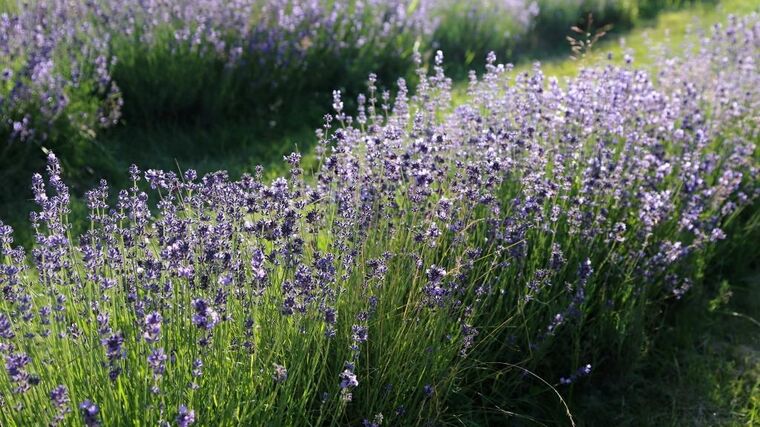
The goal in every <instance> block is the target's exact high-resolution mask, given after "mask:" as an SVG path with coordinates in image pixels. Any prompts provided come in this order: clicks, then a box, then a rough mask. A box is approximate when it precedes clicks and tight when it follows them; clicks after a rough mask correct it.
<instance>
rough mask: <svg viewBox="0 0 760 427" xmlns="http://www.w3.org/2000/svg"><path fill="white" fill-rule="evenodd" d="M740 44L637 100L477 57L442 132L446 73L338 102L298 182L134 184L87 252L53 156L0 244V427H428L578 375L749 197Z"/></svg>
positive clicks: (139, 176) (752, 137)
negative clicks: (459, 404)
mask: <svg viewBox="0 0 760 427" xmlns="http://www.w3.org/2000/svg"><path fill="white" fill-rule="evenodd" d="M757 22H758V20H757V16H756V15H752V16H748V17H745V18H741V19H739V18H732V19H731V20H730V21H729V22H728V23H727V24H726V25H725V26H716V27H715V28H713V29H712V30H711V32H710V33H709V34H706V35H705V38H704V40H703V42H702V43H701V44H700V46H699V49H698V50H697V51H694V52H691V53H690V54H688V55H685V56H684V57H682V58H675V59H674V58H669V59H663V60H662V62H661V63H660V66H661V68H660V72H659V73H658V74H657V75H650V74H649V73H648V72H645V71H642V70H637V69H636V68H634V67H633V65H632V64H630V63H629V64H627V65H624V66H621V67H616V66H613V65H609V66H606V67H604V68H595V69H586V70H584V71H583V72H582V73H581V74H580V75H579V76H578V77H577V78H575V79H570V80H568V81H566V82H565V84H564V85H560V83H559V82H558V81H556V79H546V78H545V77H544V76H543V74H542V73H541V70H540V67H538V66H536V68H535V69H534V70H533V72H532V73H524V74H519V75H516V76H512V75H511V73H510V68H511V67H510V66H509V65H501V64H497V63H496V58H495V56H494V55H489V56H488V58H487V64H488V65H487V69H486V73H485V75H484V76H483V77H482V78H481V79H478V78H477V77H476V76H475V75H474V74H473V76H472V79H471V83H470V87H469V94H470V97H469V100H468V101H467V102H466V103H464V104H462V105H457V106H454V105H452V99H451V98H452V96H451V81H450V79H448V78H447V77H446V76H445V74H444V71H443V55H442V54H441V53H440V52H439V53H438V54H437V55H436V57H435V63H434V64H435V65H434V67H433V70H432V73H431V74H428V73H427V72H426V70H425V69H424V68H422V67H421V66H420V68H419V70H418V79H419V84H418V86H417V89H416V92H415V94H414V95H411V94H410V93H409V91H408V88H407V85H406V82H405V81H404V80H399V81H398V92H397V94H396V96H395V98H393V99H391V96H390V95H389V94H387V93H379V92H380V91H379V90H378V88H377V85H378V83H377V79H376V76H374V75H373V76H370V79H369V82H368V91H367V94H366V95H363V96H361V97H359V98H358V99H357V106H358V107H357V112H356V114H355V115H350V114H349V113H348V112H347V111H346V109H345V104H344V100H343V98H342V97H341V93H340V92H338V91H336V92H334V94H333V97H334V100H333V109H334V112H333V113H332V114H330V115H327V116H326V117H325V124H324V127H323V128H321V129H319V130H318V131H317V136H318V139H319V145H318V147H317V151H316V154H317V156H318V166H317V167H316V168H315V169H313V170H304V168H303V166H302V164H301V156H300V155H299V154H292V155H290V156H288V157H286V158H285V161H286V162H287V163H288V164H289V173H288V174H287V175H286V176H282V177H278V178H276V179H274V180H271V181H265V180H264V179H263V170H262V169H261V168H259V169H257V170H256V171H255V173H253V174H250V175H245V176H243V177H242V178H241V179H239V180H232V179H230V177H229V176H228V175H227V173H226V172H224V171H219V172H215V173H211V174H207V175H205V176H203V177H201V178H199V177H198V176H197V173H196V172H195V171H192V170H188V171H185V172H182V173H176V172H167V171H159V170H146V171H141V170H139V168H138V167H137V166H133V167H131V168H130V170H129V174H130V177H131V179H132V182H133V185H132V186H131V187H130V188H127V189H124V190H120V191H119V192H118V193H117V194H115V195H109V187H108V185H107V183H106V182H102V183H101V184H100V185H99V186H98V187H96V188H95V189H93V190H91V191H90V192H88V193H87V194H86V199H87V203H88V207H89V209H90V216H89V219H90V228H89V230H88V231H86V232H84V233H82V234H81V235H74V234H73V233H72V232H71V229H70V224H69V223H68V220H67V214H68V213H69V202H70V192H69V189H68V187H67V186H66V184H65V183H64V181H63V179H62V176H61V174H62V170H61V166H60V163H59V161H58V159H57V158H56V157H55V155H52V154H51V155H50V156H49V157H48V166H47V171H46V177H43V176H42V175H40V174H37V175H35V176H34V177H33V179H32V182H33V183H32V188H33V191H34V198H35V202H36V203H37V204H38V205H39V210H38V211H36V212H34V213H32V214H31V216H30V222H31V225H32V227H33V228H34V230H35V234H36V244H35V246H34V247H33V248H32V250H31V251H30V253H28V254H27V253H25V251H24V250H23V249H21V248H14V247H13V238H12V233H13V231H12V230H11V229H10V227H8V226H2V225H0V248H1V249H2V252H0V254H1V258H0V260H1V261H2V264H0V265H1V266H2V268H0V287H1V288H2V290H3V298H2V301H0V307H1V309H0V354H2V357H3V360H4V363H5V371H6V374H5V375H3V376H0V393H2V394H1V396H2V399H1V400H0V402H2V405H0V417H2V420H3V425H27V424H29V423H51V424H60V423H67V424H74V425H100V424H102V425H111V424H126V423H134V422H137V420H139V421H140V422H141V423H146V424H156V423H158V424H161V425H163V424H167V423H168V424H174V423H176V424H177V425H180V426H188V425H191V424H193V423H198V424H201V425H207V424H222V425H227V424H230V425H231V424H244V425H248V424H262V425H302V424H314V425H334V424H350V425H356V424H363V425H380V424H381V423H383V422H387V423H388V424H390V425H407V424H422V423H426V422H429V421H436V420H446V419H447V417H449V416H453V415H455V414H452V413H451V412H450V411H451V409H450V408H451V405H452V404H453V403H454V401H455V399H476V398H477V396H478V393H481V394H482V392H484V391H486V392H492V393H496V392H498V393H502V394H503V395H508V396H509V395H510V394H514V393H517V392H518V391H520V390H523V389H524V388H525V387H526V384H527V383H528V382H529V381H531V380H532V378H533V377H532V376H529V375H526V374H525V373H531V374H532V375H533V376H535V377H540V378H542V379H543V381H545V383H544V385H547V384H548V385H549V386H552V385H553V386H554V387H557V388H559V390H560V391H562V390H563V389H562V388H563V387H569V386H570V384H572V383H575V382H580V381H583V380H584V378H586V377H587V376H589V375H591V376H593V375H594V371H595V369H596V366H597V365H598V363H604V362H605V358H609V357H610V356H609V355H610V354H617V355H621V354H625V352H626V351H627V350H628V349H630V344H631V340H634V341H635V339H636V338H637V337H638V336H640V334H641V333H642V331H644V329H645V328H644V325H645V324H646V322H647V321H649V320H651V318H652V316H653V315H656V307H657V306H658V305H659V304H662V303H663V301H668V300H675V299H678V298H680V297H681V296H682V295H683V294H684V293H685V292H687V291H688V289H689V287H691V286H695V285H699V281H700V272H701V269H702V268H703V266H704V265H705V263H707V262H709V260H710V257H711V256H714V254H713V252H712V249H713V247H714V245H713V243H714V242H715V241H717V240H720V239H723V238H725V237H726V232H725V231H724V230H725V229H728V228H727V227H729V226H730V224H731V222H732V221H734V220H735V218H736V217H737V215H738V213H739V212H740V211H742V210H743V209H746V208H747V206H750V205H751V204H752V203H754V202H755V201H756V200H757V196H758V194H760V187H759V186H758V179H757V177H758V153H757V149H756V146H755V145H754V141H757V138H758V133H757V118H756V117H757V114H758V111H759V109H758V108H759V107H760V105H759V104H758V102H759V101H760V92H759V89H758V87H760V85H758V79H759V78H760V77H759V76H758V73H757V67H756V63H755V61H756V58H757V57H758V51H759V50H760V25H758V23H757ZM416 60H417V63H418V64H421V60H420V59H419V56H417V58H416ZM629 62H630V61H629ZM152 199H155V203H152V202H151V200H152ZM515 367H516V368H515ZM518 368H519V369H518ZM544 378H545V379H544ZM468 392H471V393H470V394H468Z"/></svg>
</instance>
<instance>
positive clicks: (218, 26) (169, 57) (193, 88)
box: [0, 0, 637, 151]
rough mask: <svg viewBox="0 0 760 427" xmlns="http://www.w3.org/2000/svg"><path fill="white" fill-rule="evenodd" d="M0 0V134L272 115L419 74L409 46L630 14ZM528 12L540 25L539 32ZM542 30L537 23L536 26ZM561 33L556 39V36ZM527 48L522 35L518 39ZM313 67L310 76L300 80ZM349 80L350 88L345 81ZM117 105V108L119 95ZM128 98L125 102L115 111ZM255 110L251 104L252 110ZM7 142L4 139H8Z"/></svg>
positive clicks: (468, 46) (628, 10)
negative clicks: (368, 82) (362, 85)
mask: <svg viewBox="0 0 760 427" xmlns="http://www.w3.org/2000/svg"><path fill="white" fill-rule="evenodd" d="M13 4H14V2H12V1H3V2H2V3H0V11H3V10H4V13H3V14H2V18H1V19H0V29H2V36H0V52H2V53H3V55H1V56H0V72H2V76H0V79H1V80H0V83H1V84H0V122H1V123H0V132H1V133H0V138H2V139H9V140H10V141H32V140H33V141H37V142H39V141H47V140H49V138H50V137H51V136H56V135H59V136H60V138H58V140H72V139H77V138H79V139H82V138H84V139H92V138H93V136H94V135H95V132H97V131H98V130H99V129H101V128H104V127H109V126H112V125H113V124H115V123H117V122H118V121H119V119H120V117H121V114H122V109H123V110H124V114H125V115H126V117H127V119H128V120H131V121H132V122H133V123H132V124H137V123H138V122H139V123H145V122H154V121H156V120H165V119H168V118H171V119H173V120H178V119H179V120H194V119H199V118H201V119H203V118H205V120H207V121H213V120H220V119H222V118H225V117H229V116H231V115H233V116H234V115H238V116H240V115H246V114H248V113H250V112H251V111H252V110H254V111H255V112H258V113H261V112H262V111H263V112H271V111H272V110H277V109H278V108H282V104H283V103H286V104H287V101H288V100H290V99H292V98H294V97H299V96H300V97H301V98H307V99H308V98H309V97H311V96H314V95H315V94H319V93H325V92H326V91H327V89H329V88H332V87H334V86H335V85H336V82H337V83H338V84H339V85H340V86H342V87H343V89H345V90H347V91H348V92H349V93H355V92H356V91H357V89H358V87H357V85H356V83H357V82H361V81H362V80H363V79H364V77H365V76H366V75H367V73H369V72H370V71H374V72H377V73H379V74H380V75H381V76H387V77H394V76H400V75H406V74H409V76H407V77H413V72H412V71H413V64H412V61H411V57H412V52H413V49H414V46H415V45H418V46H420V50H421V51H423V52H426V51H429V50H430V47H440V48H442V49H444V50H445V51H448V52H451V53H452V55H454V56H455V57H456V59H457V62H460V61H461V62H462V64H464V66H465V67H469V66H470V65H471V62H472V60H473V58H479V57H480V56H482V54H481V52H484V51H488V50H489V49H491V50H495V51H497V52H499V53H508V52H510V51H511V50H512V49H514V48H515V47H516V46H518V44H519V43H518V42H519V41H520V40H521V38H522V39H526V40H525V42H526V43H527V42H528V41H529V40H528V39H530V40H533V39H535V38H536V37H539V38H540V34H543V33H547V31H546V29H547V28H553V29H557V30H558V31H559V32H561V33H562V35H560V37H559V40H560V41H561V40H563V37H564V33H565V32H566V28H568V27H569V26H570V25H572V24H574V23H575V21H577V19H578V18H579V17H581V16H582V15H583V14H584V13H586V12H589V11H592V12H594V13H595V15H598V16H600V19H602V20H605V19H607V20H615V21H621V22H623V21H625V22H631V21H632V19H634V17H635V15H636V7H635V6H636V4H637V3H636V2H634V1H631V2H622V3H620V2H607V1H599V2H595V1H580V2H574V3H571V4H567V3H557V2H553V1H546V0H542V1H539V2H537V1H528V0H509V1H492V0H479V1H477V2H469V3H467V5H465V6H463V5H462V4H461V2H454V1H450V0H445V1H432V0H421V1H420V0H415V1H411V0H383V1H363V0H342V1H327V0H311V1H308V2H299V1H293V0H235V1H233V2H224V1H218V0H204V1H189V0H173V1H136V0H108V1H99V2H94V1H88V2H72V1H68V0H54V1H44V2H43V1H32V2H29V3H26V2H18V6H15V7H14V6H13ZM535 23H539V25H538V26H539V27H540V29H537V28H536V25H534V24H535ZM539 30H540V31H539ZM556 39H557V37H554V38H553V39H552V41H551V43H553V44H556ZM529 45H530V46H533V47H535V43H532V44H531V43H528V44H525V43H524V46H529ZM304 75H309V76H310V77H309V78H308V79H304V78H302V77H303V76H304ZM345 90H344V92H345ZM122 104H124V105H122ZM122 107H123V108H122ZM248 115H250V114H248ZM6 151H7V148H6Z"/></svg>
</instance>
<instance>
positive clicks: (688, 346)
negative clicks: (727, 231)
mask: <svg viewBox="0 0 760 427" xmlns="http://www.w3.org/2000/svg"><path fill="white" fill-rule="evenodd" d="M757 208H758V207H757V206H755V207H754V209H753V210H754V211H755V212H757ZM759 219H760V216H758V215H755V217H754V220H753V221H748V222H747V223H746V225H745V226H744V227H743V228H742V229H740V230H736V231H735V232H736V233H737V234H736V235H737V236H742V239H741V241H740V239H734V241H733V242H730V243H725V244H724V245H723V247H722V248H721V249H720V250H721V251H725V252H724V253H725V256H723V257H722V258H721V260H718V262H717V263H716V264H714V265H712V266H711V267H710V271H709V272H708V276H707V280H706V281H705V282H706V285H707V286H705V287H704V288H697V289H694V290H693V291H694V292H692V293H691V294H688V296H687V297H685V298H684V299H683V300H682V301H679V302H678V303H677V304H675V305H673V306H672V307H670V309H669V310H668V311H667V312H666V313H663V314H664V316H663V321H662V323H661V324H660V325H659V328H658V330H657V333H656V334H655V335H654V336H653V339H652V340H651V341H650V342H648V343H647V346H646V348H645V349H644V350H643V353H644V357H643V358H642V359H641V360H640V361H639V363H638V364H637V365H636V366H634V367H632V369H631V370H630V371H628V372H625V373H622V374H611V375H607V376H606V377H602V378H599V377H597V378H595V379H592V382H590V383H589V384H587V385H586V386H584V387H583V388H582V389H579V390H577V395H576V396H577V398H576V400H575V401H574V402H573V404H574V408H575V409H576V410H578V413H577V415H578V418H579V419H580V420H585V421H586V422H585V423H584V424H586V425H605V424H609V423H610V422H613V423H614V424H615V425H621V426H644V425H646V426H703V425H715V426H717V425H726V426H729V425H730V426H739V425H746V426H752V425H757V424H758V423H760V317H759V316H758V313H760V256H758V255H760V254H758V249H757V246H756V245H754V244H753V243H752V242H756V241H758V239H760V221H758V220H759Z"/></svg>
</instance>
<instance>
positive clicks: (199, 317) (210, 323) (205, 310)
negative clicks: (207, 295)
mask: <svg viewBox="0 0 760 427" xmlns="http://www.w3.org/2000/svg"><path fill="white" fill-rule="evenodd" d="M192 303H193V309H195V314H193V325H195V326H197V327H198V328H201V329H206V330H211V329H213V327H214V326H216V324H217V323H219V313H217V312H216V311H215V310H214V309H212V308H211V307H209V306H208V303H206V301H205V300H204V299H202V298H197V299H194V300H193V301H192Z"/></svg>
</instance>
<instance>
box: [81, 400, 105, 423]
mask: <svg viewBox="0 0 760 427" xmlns="http://www.w3.org/2000/svg"><path fill="white" fill-rule="evenodd" d="M99 412H100V408H98V405H96V404H94V403H92V402H91V401H90V400H89V399H88V400H85V401H84V402H82V403H80V404H79V413H81V414H82V418H84V424H85V425H86V426H87V427H99V426H100V422H99V421H98V413H99Z"/></svg>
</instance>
